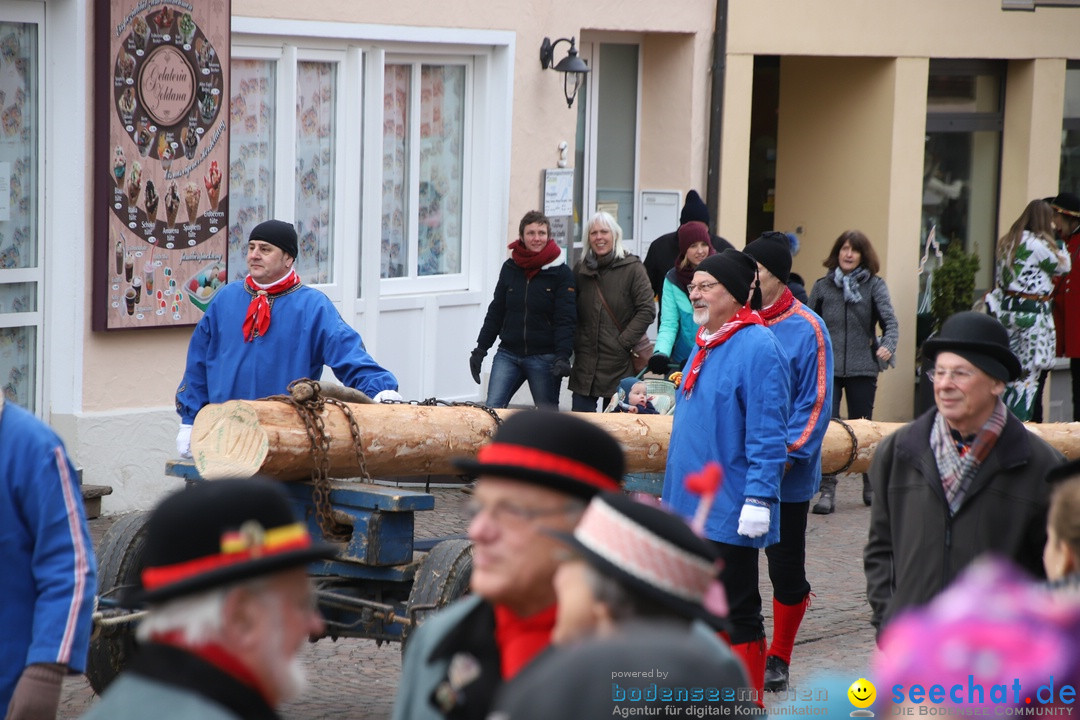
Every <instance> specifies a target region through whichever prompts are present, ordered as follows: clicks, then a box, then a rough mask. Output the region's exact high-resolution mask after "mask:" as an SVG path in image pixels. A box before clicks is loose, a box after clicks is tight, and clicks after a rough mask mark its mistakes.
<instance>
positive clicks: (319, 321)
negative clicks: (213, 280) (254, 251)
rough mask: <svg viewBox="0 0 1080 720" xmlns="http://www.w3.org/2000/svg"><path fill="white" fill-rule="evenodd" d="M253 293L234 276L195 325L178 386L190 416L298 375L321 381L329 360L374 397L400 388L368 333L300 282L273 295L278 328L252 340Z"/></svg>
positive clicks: (270, 391)
mask: <svg viewBox="0 0 1080 720" xmlns="http://www.w3.org/2000/svg"><path fill="white" fill-rule="evenodd" d="M251 298H252V295H251V293H250V291H249V290H248V289H247V286H246V285H245V284H244V283H242V282H235V283H229V284H228V285H226V286H225V287H223V288H221V289H220V290H219V291H218V293H217V296H216V297H214V299H213V300H212V301H211V302H210V306H209V307H208V308H207V309H206V314H205V315H203V318H202V320H200V321H199V324H198V325H197V326H195V332H194V334H193V335H192V336H191V344H190V345H189V346H188V356H187V368H186V369H185V370H184V378H183V380H181V381H180V387H179V389H177V391H176V412H178V413H180V418H181V420H182V421H183V422H185V423H189V424H190V423H191V422H193V421H194V420H195V415H196V414H198V412H199V410H200V409H202V407H203V406H204V405H206V404H207V403H220V402H225V401H226V400H254V399H257V398H261V397H266V396H267V395H277V394H281V393H284V392H286V388H287V387H288V385H289V383H290V382H292V381H293V380H296V379H298V378H303V377H308V378H312V379H314V380H318V379H319V376H320V375H322V369H323V365H329V366H330V367H331V368H332V369H333V371H334V374H335V375H336V376H337V378H338V380H340V381H341V382H342V383H343V384H345V385H347V386H348V387H351V388H355V389H357V390H361V391H363V392H364V393H366V394H367V395H368V396H371V397H374V396H375V394H376V393H378V392H381V391H382V390H396V389H397V386H398V385H397V379H396V378H394V376H393V375H392V374H391V373H390V372H389V371H388V370H385V369H383V368H382V367H381V366H380V365H379V364H378V363H376V362H375V361H374V360H373V359H372V357H371V356H370V355H368V353H367V350H365V349H364V341H363V340H361V339H360V334H359V333H357V332H356V331H355V330H353V329H352V328H351V327H350V326H349V325H348V324H347V323H346V322H345V321H344V320H342V319H341V315H340V314H339V313H338V311H337V308H335V307H334V306H333V304H332V303H331V302H330V300H329V299H328V298H327V297H326V296H325V295H323V294H322V293H321V292H319V291H318V290H314V289H312V288H309V287H305V286H303V285H297V286H296V287H295V288H293V289H291V290H286V291H285V292H283V293H280V294H278V295H276V296H272V297H271V300H270V329H269V330H267V333H266V335H265V336H260V337H256V338H255V339H254V340H253V341H251V342H244V333H243V329H242V328H243V324H244V316H245V315H246V313H247V309H248V305H249V304H250V302H251Z"/></svg>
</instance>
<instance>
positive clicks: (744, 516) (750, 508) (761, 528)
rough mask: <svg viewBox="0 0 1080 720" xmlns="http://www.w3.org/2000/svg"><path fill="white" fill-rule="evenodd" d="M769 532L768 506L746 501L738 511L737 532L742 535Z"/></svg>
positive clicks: (748, 535)
mask: <svg viewBox="0 0 1080 720" xmlns="http://www.w3.org/2000/svg"><path fill="white" fill-rule="evenodd" d="M767 532H769V508H767V507H762V506H761V505H751V504H750V503H746V504H745V505H743V506H742V512H741V513H739V534H740V535H742V536H744V537H749V538H756V537H761V536H762V535H764V534H765V533H767Z"/></svg>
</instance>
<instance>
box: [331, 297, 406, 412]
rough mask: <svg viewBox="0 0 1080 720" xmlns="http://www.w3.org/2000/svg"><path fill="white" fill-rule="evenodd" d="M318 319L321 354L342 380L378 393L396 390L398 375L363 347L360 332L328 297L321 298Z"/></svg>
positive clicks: (356, 387) (367, 392)
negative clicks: (344, 317) (346, 320)
mask: <svg viewBox="0 0 1080 720" xmlns="http://www.w3.org/2000/svg"><path fill="white" fill-rule="evenodd" d="M318 308H319V310H318V313H319V316H318V317H317V318H314V319H313V322H316V323H318V332H317V333H316V337H317V338H318V343H319V348H318V356H319V357H321V358H322V363H323V364H324V365H329V366H330V368H331V369H332V370H333V371H334V374H335V375H336V376H337V378H338V380H340V381H341V382H342V384H344V385H346V386H348V387H351V388H354V389H356V390H360V391H361V392H363V393H364V394H365V395H367V396H368V397H375V395H377V394H378V393H380V392H382V391H383V390H397V389H398V382H397V378H395V377H394V375H393V374H392V373H391V372H390V371H389V370H387V369H385V368H383V367H382V366H381V365H379V364H378V363H377V362H375V359H374V358H372V357H371V355H369V354H368V352H367V350H366V349H365V348H364V341H363V340H362V339H361V338H360V333H358V332H356V330H354V329H353V328H352V327H350V326H349V325H348V323H346V322H345V320H343V319H342V317H341V315H340V313H338V311H337V308H335V307H334V306H333V304H331V302H330V301H329V300H325V301H320V303H319V306H318Z"/></svg>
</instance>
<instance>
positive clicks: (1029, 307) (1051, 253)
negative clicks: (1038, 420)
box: [986, 230, 1071, 421]
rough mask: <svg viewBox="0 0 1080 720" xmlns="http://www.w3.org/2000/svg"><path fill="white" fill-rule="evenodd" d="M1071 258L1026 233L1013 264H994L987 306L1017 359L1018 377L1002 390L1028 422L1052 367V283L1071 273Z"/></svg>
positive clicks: (1054, 338)
mask: <svg viewBox="0 0 1080 720" xmlns="http://www.w3.org/2000/svg"><path fill="white" fill-rule="evenodd" d="M1070 268H1071V261H1070V259H1069V254H1068V253H1067V252H1065V250H1063V249H1062V248H1060V246H1059V245H1058V244H1057V243H1056V242H1054V241H1052V240H1045V239H1043V238H1040V237H1038V236H1036V235H1034V234H1033V233H1031V232H1030V231H1028V230H1025V231H1024V234H1023V236H1022V237H1021V238H1020V243H1019V245H1017V248H1016V254H1015V256H1014V257H1013V261H1012V263H1011V264H1009V263H1006V262H1003V261H998V266H997V276H998V286H997V287H996V288H994V290H993V292H991V293H990V294H989V295H988V296H987V298H986V304H987V307H989V309H990V311H991V312H992V313H993V314H994V315H996V316H997V319H998V320H1000V321H1001V324H1002V325H1004V326H1005V329H1006V330H1008V331H1009V346H1010V347H1011V348H1012V351H1013V352H1014V353H1016V357H1018V358H1019V359H1020V366H1021V373H1022V374H1021V375H1020V377H1019V378H1018V379H1017V380H1016V381H1015V382H1011V383H1009V384H1008V385H1007V386H1006V388H1005V396H1004V398H1003V399H1004V401H1005V405H1006V406H1008V408H1009V409H1010V410H1011V411H1012V412H1013V414H1014V415H1016V417H1018V418H1019V419H1020V420H1024V421H1027V420H1030V419H1031V413H1032V410H1033V409H1034V404H1035V393H1036V391H1037V390H1038V387H1039V374H1040V372H1041V371H1043V370H1049V369H1050V367H1051V366H1052V365H1053V364H1054V355H1055V354H1056V353H1055V342H1056V336H1055V334H1054V316H1053V314H1052V312H1051V311H1052V308H1053V305H1052V303H1051V301H1050V294H1051V293H1052V292H1053V288H1054V285H1053V278H1054V276H1055V275H1064V274H1065V273H1067V272H1069V269H1070Z"/></svg>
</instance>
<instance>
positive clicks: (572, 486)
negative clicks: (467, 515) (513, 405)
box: [453, 410, 626, 500]
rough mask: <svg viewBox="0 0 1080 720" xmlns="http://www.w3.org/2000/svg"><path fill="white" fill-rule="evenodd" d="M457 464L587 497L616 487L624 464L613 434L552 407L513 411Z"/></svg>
mask: <svg viewBox="0 0 1080 720" xmlns="http://www.w3.org/2000/svg"><path fill="white" fill-rule="evenodd" d="M453 463H454V465H455V466H456V467H457V468H458V469H460V470H461V471H462V472H464V473H466V474H468V475H473V476H476V475H492V476H496V477H502V478H510V479H512V480H520V481H522V482H527V483H531V484H534V485H540V486H543V487H547V488H550V489H552V490H556V491H558V492H562V493H566V494H568V495H573V496H575V497H580V498H584V499H586V500H588V499H589V498H591V497H592V496H593V495H595V494H596V493H598V492H600V491H602V490H618V489H619V488H620V486H621V484H622V476H623V473H624V472H625V468H626V463H625V460H624V459H623V451H622V448H621V447H619V443H618V442H616V441H615V438H613V437H612V436H611V435H609V434H608V433H607V432H605V431H604V430H603V429H602V428H600V427H597V426H596V425H594V424H593V423H591V422H588V421H587V420H582V419H581V418H579V417H577V416H576V415H572V414H569V413H560V412H555V411H552V410H522V411H520V412H516V413H514V414H513V415H511V416H510V417H509V418H507V420H506V422H504V423H503V424H502V425H500V426H499V428H498V429H497V430H496V431H495V435H494V436H493V437H492V439H491V442H490V443H489V444H487V445H485V446H483V447H482V448H480V450H479V452H477V453H476V457H475V458H470V457H463V458H456V459H455V460H454V461H453Z"/></svg>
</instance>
